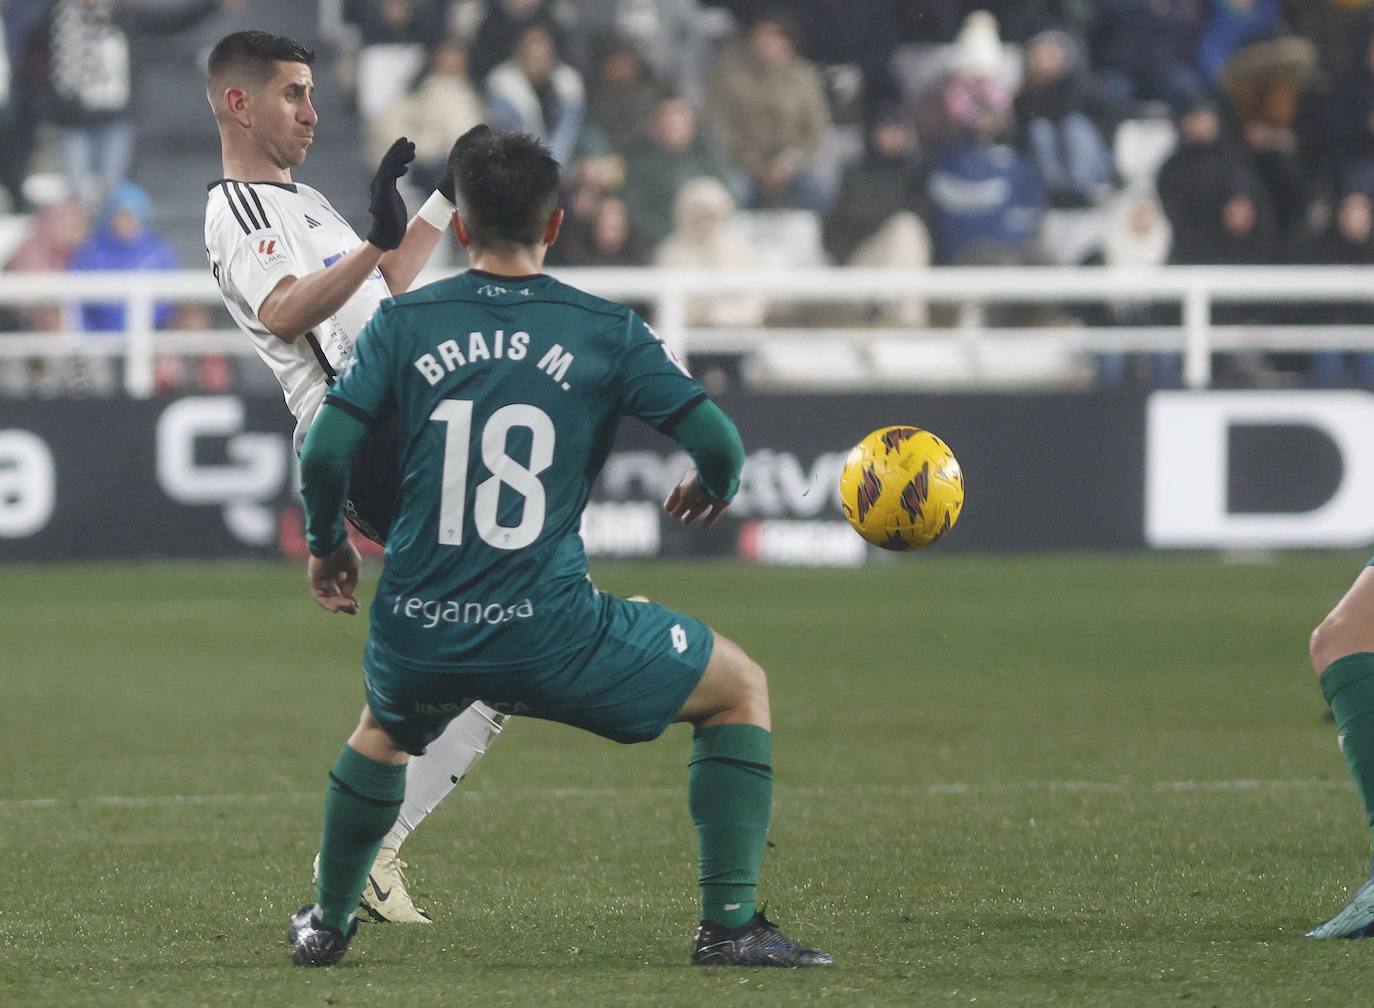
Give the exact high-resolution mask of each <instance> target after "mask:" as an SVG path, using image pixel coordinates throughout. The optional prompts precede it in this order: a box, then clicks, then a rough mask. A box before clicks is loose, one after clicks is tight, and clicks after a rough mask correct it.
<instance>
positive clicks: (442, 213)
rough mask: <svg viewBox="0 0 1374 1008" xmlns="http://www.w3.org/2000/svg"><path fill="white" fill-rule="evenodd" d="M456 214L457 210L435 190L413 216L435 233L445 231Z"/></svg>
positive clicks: (446, 198)
mask: <svg viewBox="0 0 1374 1008" xmlns="http://www.w3.org/2000/svg"><path fill="white" fill-rule="evenodd" d="M457 212H458V208H457V207H456V206H454V205H453V204H452V203H450V202H449V201H448V197H447V196H445V195H444V194H443V193H441V192H440V191H439V190H437V189H436V190H434V192H432V193H430V196H429V199H427V200H425V205H424V206H422V207H420V212H419V213H417V214H416V215H415V216H416V217H418V218H420V220H422V221H424V222H425V223H426V224H428V225H429V226H430V227H432V228H434V229H435V230H436V231H447V230H448V227H449V224H450V223H451V222H452V221H453V215H454V214H456V213H457Z"/></svg>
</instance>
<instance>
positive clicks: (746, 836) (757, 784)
mask: <svg viewBox="0 0 1374 1008" xmlns="http://www.w3.org/2000/svg"><path fill="white" fill-rule="evenodd" d="M687 805H688V808H690V809H691V812H692V822H694V823H695V824H696V827H697V839H698V842H699V843H700V848H701V856H700V861H699V869H700V872H699V874H700V879H699V881H700V883H701V916H702V917H703V918H705V919H706V920H709V921H714V922H716V923H717V924H722V925H724V926H725V927H739V926H740V925H741V924H744V923H746V922H747V921H748V920H749V919H750V918H751V917H753V916H754V889H755V887H756V886H757V885H758V881H759V872H760V871H761V870H762V869H763V851H764V847H765V846H767V842H768V817H769V814H770V813H771V811H772V807H773V735H772V733H771V732H768V731H766V730H765V729H763V728H760V727H758V726H757V725H746V724H727V725H715V726H713V727H711V728H703V729H702V730H701V731H699V732H697V733H696V735H695V736H693V738H692V759H691V762H690V763H689V764H688V770H687Z"/></svg>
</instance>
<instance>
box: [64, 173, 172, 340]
mask: <svg viewBox="0 0 1374 1008" xmlns="http://www.w3.org/2000/svg"><path fill="white" fill-rule="evenodd" d="M151 212H152V207H151V205H150V203H149V202H148V194H147V193H145V192H144V191H143V190H142V189H140V188H139V187H138V186H136V185H134V184H132V183H130V182H126V183H124V184H123V185H121V186H120V187H119V188H117V189H116V190H115V191H114V193H113V194H111V196H110V197H109V198H108V199H106V200H105V204H104V206H103V207H102V208H101V210H100V217H99V221H98V223H97V225H96V229H95V233H94V234H92V235H91V236H90V237H89V238H87V239H86V240H85V241H84V242H82V243H81V244H80V245H79V246H77V248H76V251H75V252H73V253H72V258H71V262H70V263H69V264H68V268H70V269H73V270H168V269H176V265H177V262H176V253H175V252H173V251H172V246H171V245H170V244H169V243H168V242H167V240H166V239H165V238H163V237H162V236H161V235H159V234H156V233H155V232H153V231H152V230H151V229H150V227H149V221H150V219H151ZM173 311H174V308H173V306H172V305H170V304H158V305H156V306H154V309H153V324H154V325H156V326H157V327H158V328H159V329H161V328H164V327H166V325H167V323H168V322H169V321H170V320H171V318H172V313H173ZM124 324H125V318H124V305H123V304H83V305H82V306H81V326H82V328H83V329H85V330H86V331H87V332H122V331H123V330H124Z"/></svg>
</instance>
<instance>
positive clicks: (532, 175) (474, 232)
mask: <svg viewBox="0 0 1374 1008" xmlns="http://www.w3.org/2000/svg"><path fill="white" fill-rule="evenodd" d="M449 164H450V166H451V167H452V169H453V179H454V192H455V195H456V196H457V197H458V200H457V202H458V209H459V212H460V213H462V215H463V221H464V223H465V224H467V229H468V234H469V235H470V236H471V238H472V241H473V244H475V245H477V246H479V247H482V248H490V247H491V246H493V245H501V244H508V245H519V246H530V245H535V244H537V243H538V242H539V240H540V238H542V237H543V235H544V227H545V226H546V225H547V224H548V221H549V215H550V214H552V213H553V212H554V210H556V209H557V208H558V162H557V161H555V160H554V157H553V154H551V153H550V152H549V149H548V148H547V147H546V146H544V145H543V144H542V143H540V142H539V140H537V139H536V138H535V137H532V136H530V135H528V134H526V133H511V132H507V131H505V130H493V129H489V128H488V127H486V126H476V127H474V128H473V129H471V130H469V131H468V132H467V133H466V134H464V135H463V136H462V137H461V138H459V141H458V142H457V143H456V144H454V145H453V150H452V151H451V152H450V153H449Z"/></svg>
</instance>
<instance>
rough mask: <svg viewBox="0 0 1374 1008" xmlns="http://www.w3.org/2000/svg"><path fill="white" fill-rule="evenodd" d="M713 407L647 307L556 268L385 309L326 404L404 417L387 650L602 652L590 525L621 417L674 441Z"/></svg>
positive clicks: (494, 654) (493, 655) (447, 288)
mask: <svg viewBox="0 0 1374 1008" xmlns="http://www.w3.org/2000/svg"><path fill="white" fill-rule="evenodd" d="M705 398H706V394H705V392H704V391H703V390H702V387H701V386H700V385H699V384H698V383H697V382H696V381H695V380H694V379H693V378H692V377H691V376H690V375H689V374H688V373H687V371H686V369H685V368H684V367H683V366H682V365H681V364H680V363H679V362H678V361H677V360H676V358H675V357H674V356H673V355H672V354H671V352H670V351H668V349H667V348H666V347H665V346H664V344H663V343H662V341H661V340H659V338H658V337H657V336H656V335H655V334H654V332H653V330H652V329H650V328H649V326H648V325H646V324H645V323H644V322H643V321H642V320H641V319H640V318H639V317H638V316H637V315H635V313H634V312H632V311H631V310H630V309H628V308H626V307H624V306H622V305H618V304H615V303H613V302H610V301H605V300H602V299H601V298H597V297H593V296H591V295H590V294H587V293H585V292H583V291H580V290H577V289H576V288H574V287H570V286H568V285H567V284H563V283H560V282H559V281H557V280H555V279H553V278H552V277H549V276H547V275H543V274H540V275H536V276H528V277H518V278H512V277H500V276H496V275H493V274H488V273H483V272H480V271H477V270H469V271H467V272H465V273H461V274H459V275H458V276H455V277H452V278H450V279H447V280H442V281H439V282H438V283H434V284H430V285H428V286H426V287H423V288H421V289H419V290H417V291H412V292H410V293H408V294H403V295H401V296H399V297H397V298H394V299H392V300H389V301H384V302H382V305H381V307H380V308H379V309H378V310H377V313H376V314H375V315H374V316H373V317H372V320H371V321H370V322H369V323H368V324H367V326H366V327H365V328H364V329H363V332H362V334H361V336H360V337H359V339H358V345H357V351H356V355H355V357H354V358H353V360H352V361H351V362H350V363H348V364H347V365H345V369H344V371H343V373H342V374H341V375H340V378H339V381H338V383H337V384H336V385H335V386H334V388H333V389H331V390H330V392H329V395H328V396H327V398H326V400H325V401H326V402H328V403H329V404H331V405H333V406H335V407H338V408H340V409H343V410H346V411H347V412H349V413H351V414H353V415H354V416H356V417H358V418H359V419H360V420H362V421H363V422H364V423H366V424H368V425H370V426H375V425H376V424H379V423H380V422H382V421H383V420H385V419H386V418H388V417H393V416H394V419H395V424H396V434H397V445H398V451H399V453H400V455H401V458H400V463H401V471H402V478H401V485H400V491H399V494H400V496H399V499H398V500H397V506H396V519H395V522H394V524H393V525H392V528H391V533H390V535H389V537H388V542H387V548H386V565H385V570H384V572H383V574H382V577H381V580H380V582H379V583H378V586H377V596H376V598H375V599H374V601H373V604H372V637H371V641H370V644H369V646H370V647H373V648H377V649H378V650H379V652H380V653H381V654H382V655H383V656H385V657H386V659H387V661H388V663H389V664H394V665H395V666H397V667H400V668H411V669H414V670H416V671H423V672H437V671H443V670H445V669H446V668H454V667H455V666H457V667H461V670H462V671H467V672H472V671H475V670H477V669H478V668H480V667H487V668H492V669H496V668H501V669H503V670H509V669H511V668H514V667H520V666H524V665H539V664H543V663H545V662H548V661H550V660H556V658H557V656H558V655H559V654H560V653H561V652H563V651H566V650H568V649H570V648H573V647H577V646H580V645H583V644H585V643H586V642H587V640H588V638H589V637H591V636H592V635H594V634H595V633H596V632H597V629H598V628H597V621H596V620H595V619H594V613H595V596H596V589H595V588H593V587H592V585H591V582H590V581H589V580H588V579H587V561H586V556H585V554H584V552H583V549H582V540H581V538H580V536H579V534H578V529H579V526H580V522H581V516H582V510H583V507H584V506H585V505H586V503H587V497H588V494H589V493H590V491H591V486H592V484H593V482H594V481H595V479H596V477H597V474H598V473H599V472H600V470H601V467H602V465H603V464H604V463H605V461H606V457H607V455H608V454H609V452H610V449H611V445H612V442H613V440H614V438H615V432H616V428H617V426H618V425H619V422H620V419H621V417H624V416H632V417H637V418H638V419H640V420H643V421H645V422H646V423H649V424H650V425H652V426H654V427H656V428H658V429H659V430H661V431H663V432H665V433H670V432H671V431H672V429H673V427H674V426H675V424H676V423H677V421H678V420H679V419H680V418H681V417H683V416H684V415H686V414H687V413H688V412H690V411H691V409H692V408H693V407H695V406H696V405H697V404H698V403H699V402H700V401H701V400H703V399H705ZM455 670H457V669H455Z"/></svg>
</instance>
